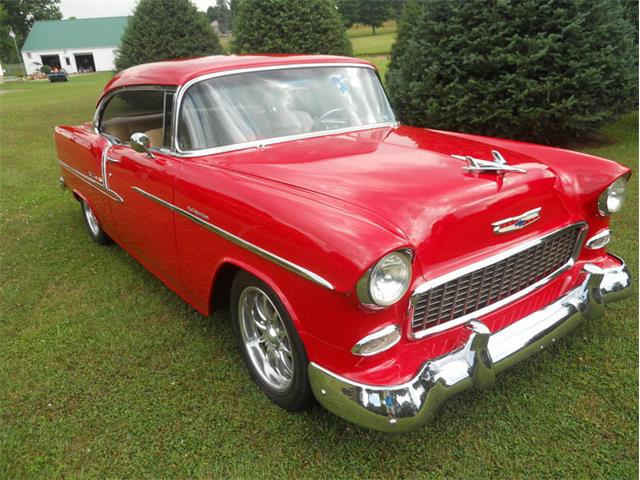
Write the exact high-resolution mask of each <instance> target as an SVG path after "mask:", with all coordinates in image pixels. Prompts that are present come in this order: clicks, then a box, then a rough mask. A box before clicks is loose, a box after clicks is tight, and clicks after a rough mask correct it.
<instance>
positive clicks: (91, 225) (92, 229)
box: [80, 200, 112, 245]
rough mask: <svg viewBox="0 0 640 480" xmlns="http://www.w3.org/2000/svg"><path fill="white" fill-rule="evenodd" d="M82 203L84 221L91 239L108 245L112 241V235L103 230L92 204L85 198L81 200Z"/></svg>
mask: <svg viewBox="0 0 640 480" xmlns="http://www.w3.org/2000/svg"><path fill="white" fill-rule="evenodd" d="M80 204H81V205H82V216H83V218H84V223H85V224H86V225H87V230H89V236H90V237H91V239H92V240H93V241H94V242H96V243H97V244H99V245H108V244H109V243H111V241H112V240H111V237H109V235H107V234H106V233H105V231H104V230H102V227H101V226H100V222H98V219H97V218H96V215H95V213H93V210H92V209H91V205H89V203H88V202H87V201H85V200H80Z"/></svg>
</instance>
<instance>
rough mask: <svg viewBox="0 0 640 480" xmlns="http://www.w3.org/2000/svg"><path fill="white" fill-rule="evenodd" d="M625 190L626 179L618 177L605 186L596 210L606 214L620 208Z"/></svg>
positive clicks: (615, 211)
mask: <svg viewBox="0 0 640 480" xmlns="http://www.w3.org/2000/svg"><path fill="white" fill-rule="evenodd" d="M626 190H627V180H626V178H624V177H620V178H619V179H617V180H616V181H615V182H613V183H612V184H611V185H609V188H607V189H606V190H605V191H604V192H602V194H601V195H600V198H599V199H598V212H599V213H600V215H603V216H606V215H611V214H612V213H617V212H619V211H620V210H621V209H622V205H623V204H624V198H625V194H626Z"/></svg>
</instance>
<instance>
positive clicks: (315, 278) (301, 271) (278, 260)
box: [131, 187, 334, 290]
mask: <svg viewBox="0 0 640 480" xmlns="http://www.w3.org/2000/svg"><path fill="white" fill-rule="evenodd" d="M131 189H132V190H134V191H135V192H138V193H139V194H140V195H142V196H144V197H146V198H148V199H149V200H152V201H154V202H157V203H159V204H160V205H162V206H164V207H166V208H168V209H170V210H173V211H174V212H176V213H179V214H180V215H182V216H183V217H186V218H188V219H189V220H192V221H194V222H195V223H197V224H198V225H200V226H201V227H204V228H206V229H207V230H209V231H211V232H213V233H215V234H216V235H219V236H221V237H222V238H224V239H226V240H229V241H230V242H232V243H235V244H236V245H239V246H240V247H242V248H245V249H247V250H249V251H250V252H253V253H255V254H256V255H259V256H261V257H263V258H266V259H267V260H269V261H271V262H273V263H275V264H276V265H280V266H281V267H283V268H285V269H287V270H289V271H291V272H293V273H295V274H297V275H300V276H301V277H303V278H306V279H307V280H311V281H312V282H314V283H317V284H318V285H320V286H322V287H324V288H327V289H329V290H334V286H333V285H332V284H331V283H330V282H328V281H327V280H325V279H324V278H322V277H321V276H320V275H317V274H315V273H313V272H311V271H309V270H307V269H306V268H304V267H301V266H300V265H296V264H295V263H293V262H290V261H289V260H286V259H284V258H282V257H279V256H278V255H276V254H274V253H271V252H269V251H267V250H265V249H264V248H261V247H258V246H257V245H254V244H253V243H250V242H247V241H246V240H243V239H242V238H240V237H238V236H236V235H234V234H233V233H229V232H227V231H226V230H224V229H222V228H220V227H218V226H216V225H213V224H212V223H209V222H207V221H205V220H203V219H202V218H200V217H197V216H195V215H193V214H192V213H190V212H188V211H187V210H184V209H182V208H180V207H178V206H176V205H174V204H173V203H170V202H167V201H166V200H163V199H162V198H159V197H156V196H155V195H153V194H151V193H149V192H146V191H144V190H142V189H141V188H138V187H131Z"/></svg>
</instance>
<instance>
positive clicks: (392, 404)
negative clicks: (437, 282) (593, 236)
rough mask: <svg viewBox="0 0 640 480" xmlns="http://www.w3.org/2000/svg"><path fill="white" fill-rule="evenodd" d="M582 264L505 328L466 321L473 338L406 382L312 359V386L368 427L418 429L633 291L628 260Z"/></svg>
mask: <svg viewBox="0 0 640 480" xmlns="http://www.w3.org/2000/svg"><path fill="white" fill-rule="evenodd" d="M619 260H620V259H619ZM620 261H621V262H622V260H620ZM583 271H584V273H585V274H586V279H585V281H584V282H583V283H582V285H580V286H579V287H577V288H575V289H573V290H572V291H570V292H569V293H568V294H566V295H564V296H563V297H561V298H560V299H558V300H556V301H555V302H554V303H552V304H550V305H548V306H547V307H545V308H543V309H541V310H538V311H537V312H534V313H532V314H531V315H529V316H527V317H524V318H522V319H521V320H518V321H517V322H515V323H513V324H511V325H509V326H508V327H506V328H504V329H503V330H500V331H498V332H495V333H493V334H492V333H491V332H490V331H489V329H488V328H487V327H486V326H485V325H484V324H483V323H482V322H481V321H479V320H470V321H468V322H467V323H466V324H465V327H466V328H468V329H469V330H470V332H471V335H470V336H469V339H468V340H467V342H466V343H465V344H464V345H463V346H462V347H461V348H459V349H457V350H454V351H452V352H450V353H448V354H446V355H444V356H442V357H439V358H437V359H435V360H431V361H428V362H427V363H425V365H424V366H423V367H422V369H421V370H420V372H419V374H418V375H417V376H416V377H414V378H413V379H412V380H410V381H409V382H407V383H405V384H401V385H394V386H373V385H363V384H359V383H355V382H352V381H350V380H347V379H346V378H343V377H340V376H338V375H336V374H334V373H332V372H330V371H328V370H327V369H325V368H323V367H321V366H319V365H317V364H315V363H310V364H309V379H310V382H311V387H312V389H313V392H314V394H315V396H316V398H317V399H318V401H319V402H320V403H321V404H322V405H323V406H324V407H325V408H326V409H327V410H329V411H331V412H333V413H334V414H336V415H338V416H340V417H343V418H345V419H347V420H349V421H350V422H353V423H356V424H358V425H361V426H363V427H367V428H371V429H374V430H381V431H385V432H408V431H412V430H416V429H418V428H420V427H421V426H422V425H424V424H425V423H426V422H427V421H429V420H430V419H431V417H432V416H433V415H434V413H435V411H436V410H437V408H438V407H439V406H440V404H441V403H442V402H444V401H445V400H446V399H447V398H449V397H450V396H452V395H455V394H456V393H459V392H462V391H463V390H466V389H468V388H471V387H479V388H484V387H488V386H490V385H492V384H493V383H494V382H495V376H496V373H498V372H501V371H502V370H506V369H507V368H509V367H511V366H513V365H514V364H516V363H518V362H521V361H522V360H524V359H526V358H528V357H529V356H531V355H533V354H534V353H536V352H538V351H540V350H541V349H543V348H544V347H545V346H547V345H549V344H551V343H553V342H555V341H556V339H557V338H560V337H562V336H563V335H565V334H567V333H568V332H570V331H571V330H572V329H573V328H575V327H576V326H577V325H578V324H579V323H581V322H582V321H583V320H584V319H595V318H598V317H600V316H602V315H603V314H604V309H605V305H606V304H608V303H611V302H616V301H618V300H622V299H623V298H626V297H628V296H629V295H630V294H631V276H630V274H629V270H628V268H627V266H626V264H625V263H624V262H622V265H620V266H618V267H614V268H606V269H602V268H600V267H597V266H595V265H593V264H587V265H585V267H584V269H583Z"/></svg>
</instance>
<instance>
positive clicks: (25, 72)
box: [9, 27, 27, 75]
mask: <svg viewBox="0 0 640 480" xmlns="http://www.w3.org/2000/svg"><path fill="white" fill-rule="evenodd" d="M9 36H10V37H11V38H12V39H13V46H14V47H16V53H17V54H18V58H19V59H20V65H22V69H23V70H24V74H25V75H26V74H27V67H26V66H25V64H24V60H23V59H22V55H21V54H20V50H18V42H16V34H15V32H14V31H13V28H11V27H9Z"/></svg>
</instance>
